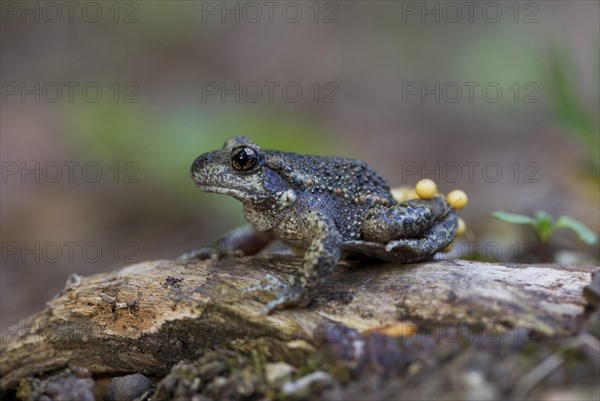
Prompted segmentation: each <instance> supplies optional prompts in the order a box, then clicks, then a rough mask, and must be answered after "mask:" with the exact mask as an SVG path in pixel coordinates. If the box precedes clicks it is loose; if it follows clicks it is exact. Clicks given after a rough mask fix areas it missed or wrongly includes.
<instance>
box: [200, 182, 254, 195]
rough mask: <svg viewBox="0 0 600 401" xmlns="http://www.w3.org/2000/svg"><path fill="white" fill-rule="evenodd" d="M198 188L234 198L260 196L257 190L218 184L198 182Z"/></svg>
mask: <svg viewBox="0 0 600 401" xmlns="http://www.w3.org/2000/svg"><path fill="white" fill-rule="evenodd" d="M196 188H198V189H199V190H200V191H203V192H212V193H215V194H223V195H229V196H233V197H234V198H250V197H256V196H258V193H256V192H249V191H243V190H240V189H234V188H226V187H220V186H217V185H204V184H196Z"/></svg>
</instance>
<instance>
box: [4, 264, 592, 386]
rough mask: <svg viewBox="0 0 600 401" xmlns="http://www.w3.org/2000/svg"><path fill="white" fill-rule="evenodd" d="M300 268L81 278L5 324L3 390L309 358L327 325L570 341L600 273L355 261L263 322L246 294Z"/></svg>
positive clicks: (175, 268) (157, 268) (142, 269)
mask: <svg viewBox="0 0 600 401" xmlns="http://www.w3.org/2000/svg"><path fill="white" fill-rule="evenodd" d="M299 263H300V259H298V258H293V257H276V258H270V259H266V258H260V257H253V258H237V259H233V258H232V259H227V260H223V261H219V262H216V261H212V260H207V261H201V262H187V263H185V262H182V263H179V262H173V261H166V260H159V261H151V262H144V263H140V264H137V265H132V266H128V267H125V268H123V269H120V270H117V271H114V272H110V273H106V274H98V275H95V276H91V277H85V278H80V277H74V278H73V279H72V280H70V282H69V283H68V284H67V287H66V288H65V290H63V291H62V292H61V293H60V294H58V295H57V296H56V297H55V298H54V299H52V300H51V301H49V302H48V304H47V307H46V308H45V309H44V310H43V311H42V312H40V313H39V314H37V315H35V316H32V317H31V318H29V319H27V320H25V321H22V322H19V323H18V324H13V325H11V324H8V325H5V328H4V333H3V334H4V336H5V338H3V341H2V344H1V345H0V347H1V348H0V390H2V391H6V390H7V389H9V388H11V387H13V386H14V385H15V383H16V381H17V380H18V379H19V378H21V377H25V376H29V375H36V374H40V373H45V372H51V371H54V370H58V369H61V368H64V367H66V366H71V367H72V366H78V367H87V368H88V369H89V370H90V371H92V372H93V373H106V374H119V373H126V372H141V373H145V374H150V375H164V374H166V373H167V372H168V371H169V369H170V367H171V366H172V365H173V364H174V363H176V362H178V361H180V360H185V359H193V358H197V357H198V356H200V355H202V353H203V352H204V351H205V350H208V349H210V348H211V347H213V346H215V345H223V344H225V345H226V344H228V343H231V341H234V340H236V339H240V338H254V337H262V338H265V337H267V339H268V340H272V341H273V344H278V346H279V347H281V345H282V344H283V345H284V346H286V347H290V348H300V349H303V350H305V351H307V352H310V349H311V348H312V347H316V346H318V345H319V343H320V342H321V341H323V336H321V335H320V334H319V333H320V332H321V331H322V329H323V328H327V327H328V325H331V324H341V325H344V326H347V327H350V328H355V329H358V330H361V331H362V330H370V329H374V328H379V327H382V326H387V325H391V324H396V323H398V322H413V323H414V324H416V327H417V330H421V328H423V327H426V326H431V325H436V324H456V323H462V324H479V325H486V324H495V325H499V326H498V327H507V328H508V327H514V326H515V325H522V326H527V327H528V328H530V329H531V328H533V329H534V330H537V331H538V332H539V334H540V335H544V336H553V335H561V334H568V333H570V332H571V331H573V330H574V329H575V327H576V325H577V318H578V316H579V315H581V313H582V312H583V309H584V306H585V299H584V297H583V296H582V290H583V288H584V287H585V286H586V285H587V284H589V283H590V277H591V272H593V271H596V270H598V268H597V267H574V268H566V267H561V266H556V265H505V264H504V265H503V264H488V263H479V262H469V261H462V260H454V261H439V262H431V263H423V264H415V265H394V264H373V265H364V263H363V264H360V263H356V264H342V265H341V266H340V267H339V268H338V270H337V271H336V272H335V274H334V276H333V277H332V279H331V280H330V282H329V285H328V286H326V288H323V291H322V293H321V295H319V296H318V297H317V298H316V299H315V301H313V302H312V303H311V304H310V305H309V307H308V308H305V309H288V310H284V311H278V312H276V313H274V314H272V315H268V316H267V315H264V314H262V312H261V306H262V304H261V303H260V302H259V301H258V300H256V299H254V298H248V297H243V296H242V295H241V290H242V289H243V288H244V287H246V286H249V285H252V284H256V283H257V282H259V281H260V280H261V279H263V278H264V276H265V275H266V274H267V273H271V274H274V275H276V276H278V277H280V278H282V279H286V280H290V279H291V277H292V275H293V274H294V272H295V269H296V267H297V266H298V265H299ZM262 301H263V302H264V301H266V299H262ZM7 335H8V337H7Z"/></svg>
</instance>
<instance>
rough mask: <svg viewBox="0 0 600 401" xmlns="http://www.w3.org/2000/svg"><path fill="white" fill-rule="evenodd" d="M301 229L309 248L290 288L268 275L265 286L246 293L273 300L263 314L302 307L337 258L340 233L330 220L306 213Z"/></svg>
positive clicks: (252, 288)
mask: <svg viewBox="0 0 600 401" xmlns="http://www.w3.org/2000/svg"><path fill="white" fill-rule="evenodd" d="M303 223H304V224H303V226H304V228H305V229H306V230H307V234H308V235H309V236H310V237H311V238H313V240H312V242H311V244H310V247H309V248H308V250H307V251H306V253H305V254H304V259H303V260H302V266H301V267H300V270H299V272H298V275H296V276H295V277H294V279H293V281H292V284H291V285H287V284H284V283H282V282H280V281H279V280H278V279H276V278H275V277H273V276H269V277H268V280H267V283H264V284H259V285H256V286H252V287H250V288H248V289H247V290H246V292H258V291H260V292H270V293H272V294H274V295H275V296H276V298H275V299H274V300H273V301H271V302H269V303H268V304H267V305H266V306H265V312H266V313H271V312H272V311H273V310H275V309H283V308H285V307H287V306H293V305H294V306H296V305H297V306H306V305H307V304H308V303H309V302H310V301H311V300H312V299H313V298H314V296H315V295H316V293H317V291H318V290H319V288H321V286H322V285H323V283H325V282H326V281H327V278H328V277H329V276H330V275H331V272H333V270H334V269H335V266H336V265H337V263H338V261H339V259H340V244H341V239H340V233H339V231H338V229H337V227H336V226H335V222H334V221H333V219H331V218H328V217H327V216H325V215H323V214H322V213H320V212H309V213H307V215H306V216H305V217H304V218H303Z"/></svg>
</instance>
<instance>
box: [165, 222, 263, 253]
mask: <svg viewBox="0 0 600 401" xmlns="http://www.w3.org/2000/svg"><path fill="white" fill-rule="evenodd" d="M272 240H273V234H272V233H271V232H269V231H257V230H256V229H254V228H253V227H252V226H251V225H245V226H242V227H239V228H236V229H235V230H232V231H229V232H228V233H226V234H225V235H223V236H222V237H221V238H220V239H219V240H218V241H217V243H216V244H207V245H206V246H203V247H201V248H197V249H194V250H191V251H189V252H186V253H184V254H183V255H181V256H179V258H177V260H180V261H185V260H192V259H210V258H215V259H221V258H222V257H224V256H227V255H236V254H240V253H241V254H242V255H254V254H256V253H258V252H260V251H261V250H262V249H263V248H264V247H266V246H267V245H268V244H269V242H271V241H272Z"/></svg>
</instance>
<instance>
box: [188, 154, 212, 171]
mask: <svg viewBox="0 0 600 401" xmlns="http://www.w3.org/2000/svg"><path fill="white" fill-rule="evenodd" d="M211 161H212V156H211V155H210V154H209V153H204V154H203V155H200V156H198V157H197V158H196V160H194V163H192V168H191V173H192V174H194V173H199V172H200V171H202V170H203V169H204V168H205V167H206V166H207V165H208V164H209V163H210V162H211Z"/></svg>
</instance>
